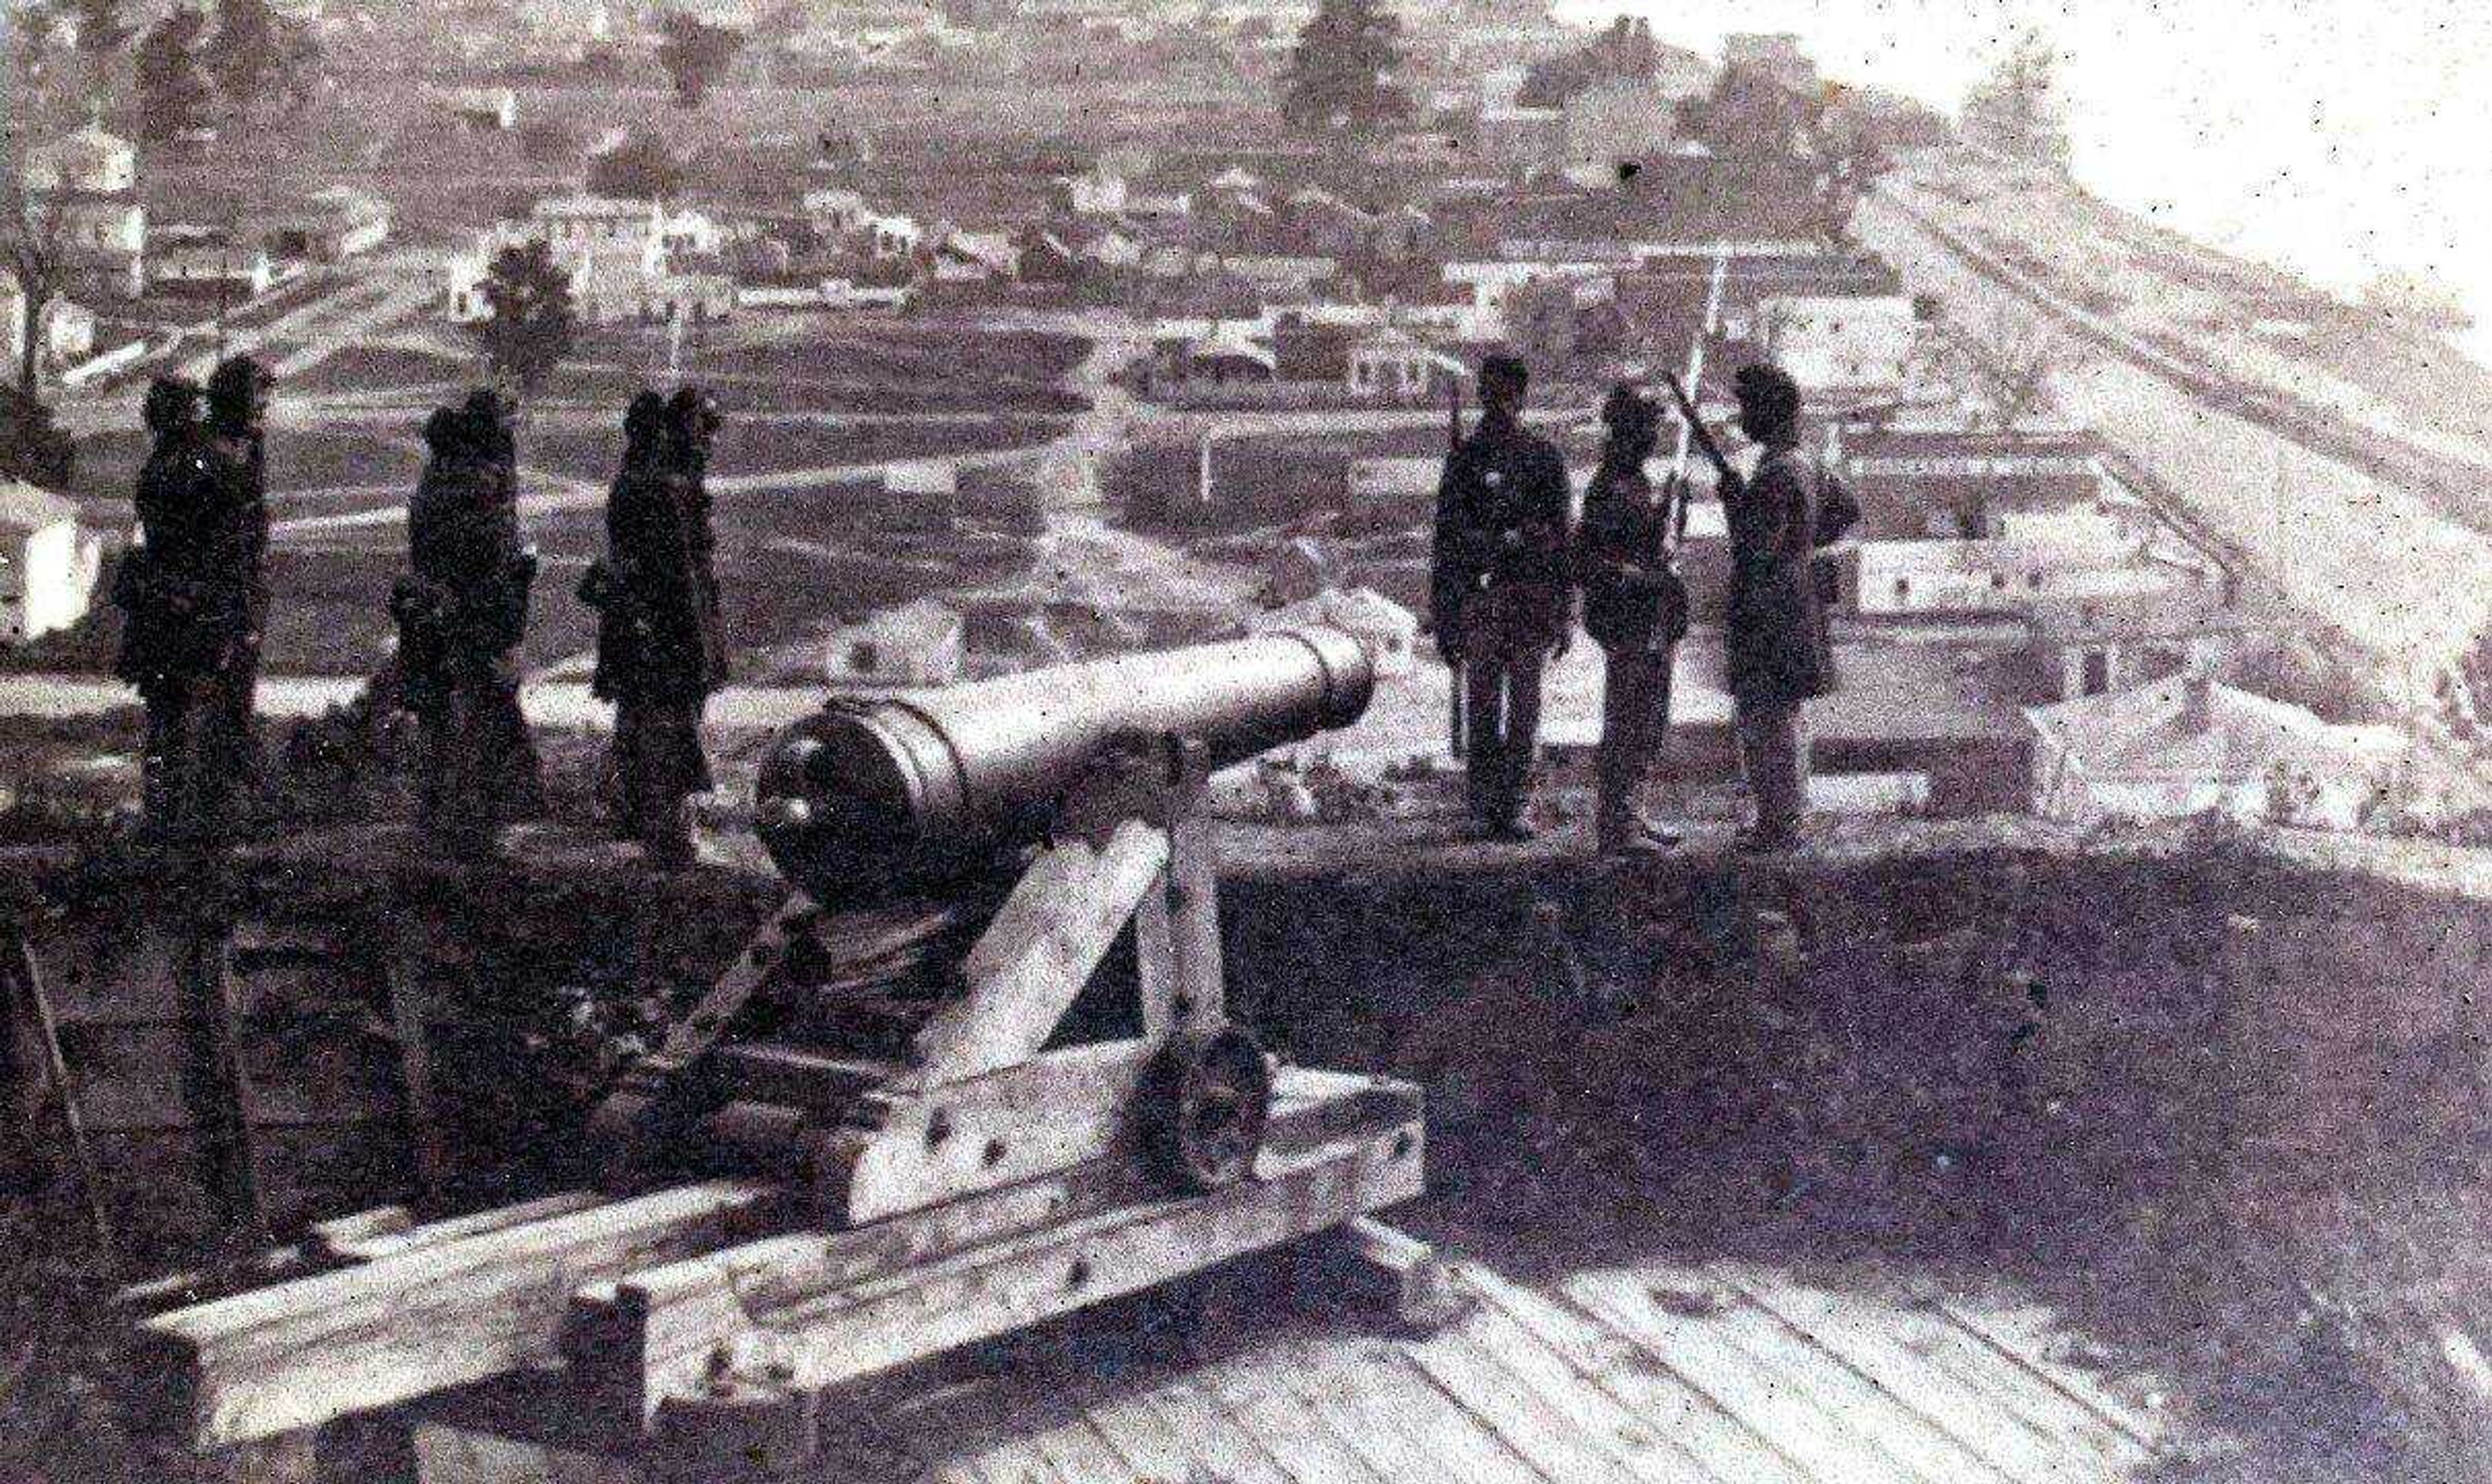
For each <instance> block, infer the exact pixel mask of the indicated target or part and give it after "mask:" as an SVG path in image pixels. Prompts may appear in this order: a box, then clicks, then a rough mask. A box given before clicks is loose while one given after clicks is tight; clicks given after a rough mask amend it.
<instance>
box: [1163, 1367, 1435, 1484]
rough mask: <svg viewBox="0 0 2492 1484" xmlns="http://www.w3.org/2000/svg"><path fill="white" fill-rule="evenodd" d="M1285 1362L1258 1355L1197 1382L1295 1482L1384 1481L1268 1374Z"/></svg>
mask: <svg viewBox="0 0 2492 1484" xmlns="http://www.w3.org/2000/svg"><path fill="white" fill-rule="evenodd" d="M1288 1363H1289V1362H1287V1361H1283V1362H1281V1365H1280V1366H1275V1365H1273V1364H1272V1363H1270V1361H1269V1360H1268V1358H1267V1357H1266V1355H1263V1354H1258V1355H1256V1356H1254V1357H1252V1358H1251V1359H1249V1360H1242V1361H1230V1362H1225V1363H1223V1364H1219V1365H1214V1366H1212V1367H1210V1368H1209V1369H1208V1370H1206V1371H1204V1372H1202V1373H1201V1375H1200V1376H1198V1377H1197V1378H1196V1380H1197V1381H1198V1382H1199V1383H1200V1384H1201V1387H1202V1388H1203V1391H1204V1393H1205V1394H1206V1395H1207V1396H1209V1397H1210V1398H1211V1400H1212V1402H1213V1404H1214V1405H1216V1406H1218V1407H1219V1408H1220V1409H1221V1410H1223V1411H1225V1412H1227V1413H1228V1414H1229V1416H1230V1417H1231V1418H1232V1419H1234V1420H1235V1422H1236V1424H1237V1426H1238V1427H1239V1429H1241V1430H1242V1431H1245V1432H1247V1433H1250V1434H1252V1435H1254V1436H1255V1437H1257V1438H1259V1439H1263V1440H1264V1442H1265V1445H1266V1446H1267V1447H1268V1448H1269V1449H1270V1450H1271V1453H1272V1456H1273V1458H1274V1459H1275V1460H1277V1461H1278V1462H1279V1464H1280V1465H1281V1467H1282V1469H1285V1470H1286V1471H1287V1472H1288V1474H1289V1476H1290V1478H1291V1479H1293V1480H1295V1481H1296V1484H1379V1481H1382V1484H1389V1481H1385V1480H1384V1476H1382V1475H1379V1474H1378V1473H1377V1472H1376V1470H1375V1469H1373V1468H1371V1467H1369V1465H1368V1464H1367V1462H1366V1461H1365V1460H1364V1459H1362V1458H1360V1457H1359V1456H1358V1454H1357V1452H1356V1450H1354V1449H1352V1448H1351V1447H1350V1445H1349V1444H1348V1443H1346V1442H1344V1441H1343V1440H1342V1439H1340V1437H1338V1436H1337V1435H1336V1434H1335V1433H1334V1432H1333V1431H1332V1429H1330V1428H1329V1427H1325V1426H1322V1425H1320V1423H1317V1422H1316V1420H1315V1419H1314V1418H1311V1417H1310V1416H1309V1415H1308V1413H1307V1410H1306V1407H1305V1405H1304V1404H1303V1403H1300V1402H1299V1401H1297V1400H1296V1399H1295V1398H1294V1397H1292V1396H1290V1394H1289V1393H1288V1391H1287V1389H1286V1388H1285V1387H1284V1386H1282V1385H1281V1384H1280V1382H1279V1381H1278V1380H1275V1378H1274V1377H1273V1376H1272V1375H1271V1374H1270V1373H1271V1372H1273V1371H1275V1370H1277V1369H1280V1368H1281V1367H1284V1366H1286V1365H1287V1364H1288Z"/></svg>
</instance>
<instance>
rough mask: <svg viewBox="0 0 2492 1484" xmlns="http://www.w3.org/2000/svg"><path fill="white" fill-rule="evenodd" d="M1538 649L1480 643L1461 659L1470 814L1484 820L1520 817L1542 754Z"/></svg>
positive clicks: (1540, 657) (1541, 659)
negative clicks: (1462, 661)
mask: <svg viewBox="0 0 2492 1484" xmlns="http://www.w3.org/2000/svg"><path fill="white" fill-rule="evenodd" d="M1547 658H1548V657H1547V655H1545V654H1544V653H1543V652H1542V651H1540V650H1539V649H1536V648H1529V647H1524V646H1520V645H1517V646H1511V647H1501V646H1498V645H1495V644H1490V645H1481V646H1478V647H1477V648H1475V649H1474V651H1473V652H1472V653H1471V654H1469V656H1468V657H1467V658H1466V659H1465V661H1464V665H1463V686H1464V691H1465V697H1464V703H1465V705H1466V707H1467V708H1468V709H1467V711H1466V713H1465V715H1464V718H1463V720H1464V735H1463V748H1464V753H1465V761H1466V762H1467V763H1468V764H1469V773H1468V775H1467V778H1466V781H1467V784H1468V786H1469V801H1470V812H1471V817H1473V818H1475V819H1477V820H1479V821H1480V822H1481V823H1483V824H1507V823H1512V822H1513V821H1514V820H1515V819H1517V818H1520V817H1521V816H1522V814H1523V805H1524V800H1525V798H1526V797H1527V796H1528V794H1529V793H1530V791H1531V770H1532V766H1533V764H1534V763H1536V762H1537V761H1538V759H1539V754H1540V672H1541V667H1542V666H1543V665H1544V664H1545V663H1546V661H1547Z"/></svg>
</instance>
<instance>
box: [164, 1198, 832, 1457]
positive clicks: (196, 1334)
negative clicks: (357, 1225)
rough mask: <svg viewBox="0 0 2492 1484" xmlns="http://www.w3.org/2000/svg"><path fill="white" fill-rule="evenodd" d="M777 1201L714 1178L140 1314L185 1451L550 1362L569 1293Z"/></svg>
mask: <svg viewBox="0 0 2492 1484" xmlns="http://www.w3.org/2000/svg"><path fill="white" fill-rule="evenodd" d="M786 1204H787V1202H786V1199H785V1198H784V1196H783V1195H781V1194H780V1193H779V1192H777V1191H775V1190H773V1189H772V1188H770V1187H768V1186H763V1185H756V1184H752V1183H748V1182H741V1181H714V1182H711V1183H708V1184H703V1185H690V1186H681V1187H677V1188H675V1189H672V1190H667V1191H661V1192H658V1193H657V1194H654V1195H650V1196H644V1197H639V1198H638V1199H635V1200H630V1201H621V1202H613V1203H611V1204H608V1205H601V1206H597V1207H593V1208H591V1209H588V1210H585V1211H579V1212H577V1213H574V1214H572V1215H568V1216H558V1217H555V1218H553V1219H551V1220H548V1221H539V1222H534V1223H530V1224H528V1225H525V1226H521V1227H517V1228H512V1229H509V1230H506V1231H501V1232H489V1233H487V1234H485V1235H482V1236H476V1237H470V1238H466V1239H463V1240H458V1241H451V1242H446V1243H443V1244H441V1245H439V1246H434V1247H424V1248H418V1249H416V1250H414V1251H411V1252H404V1253H401V1254H398V1255H396V1256H394V1257H391V1258H387V1259H382V1260H378V1261H369V1262H366V1263H364V1264H362V1265H360V1266H357V1267H351V1268H346V1269H343V1270H341V1271H339V1272H333V1273H325V1274H321V1275H319V1276H316V1277H312V1278H306V1279H303V1280H300V1281H298V1282H294V1283H287V1284H281V1285H278V1286H276V1287H274V1288H267V1289H260V1290H257V1291H252V1292H249V1293H242V1294H237V1295H235V1296H233V1297H231V1298H224V1299H219V1300H216V1301H215V1302H212V1303H207V1304H201V1305H198V1306H196V1307H193V1308H189V1309H181V1310H176V1311H174V1312H172V1313H169V1314H161V1315H158V1316H156V1317H154V1318H153V1319H150V1320H148V1321H146V1323H145V1324H144V1325H143V1326H142V1327H143V1329H144V1331H145V1332H146V1334H147V1336H148V1338H149V1339H150V1341H151V1342H152V1343H153V1345H154V1346H155V1348H156V1349H157V1350H158V1351H159V1355H158V1357H157V1359H156V1362H155V1363H156V1364H157V1365H158V1366H159V1367H160V1368H161V1370H162V1373H163V1375H164V1376H165V1377H166V1378H167V1379H168V1380H170V1381H171V1382H172V1383H173V1384H174V1385H176V1386H177V1387H178V1388H180V1391H181V1392H182V1393H183V1394H185V1395H186V1397H187V1410H189V1412H190V1414H191V1416H190V1425H191V1427H192V1430H193V1434H194V1436H195V1438H196V1440H197V1443H198V1445H199V1446H201V1447H204V1448H213V1447H222V1446H224V1445H227V1444H231V1443H236V1442H245V1441H250V1440H252V1439H260V1438H267V1437H273V1436H275V1435H276V1434H279V1433H283V1432H291V1431H294V1430H296V1429H298V1428H306V1427H313V1426H317V1425H318V1424H320V1423H322V1422H327V1421H330V1420H332V1419H334V1418H336V1417H340V1416H343V1415H345V1414H346V1413H348V1412H353V1411H362V1410H371V1409H372V1408H376V1407H384V1406H389V1405H392V1404H394V1403H398V1402H402V1401H407V1400H410V1399H412V1398H414V1397H418V1396H423V1395H425V1394H427V1393H429V1392H433V1391H438V1390H441V1389H443V1388H445V1387H449V1386H455V1385H459V1384H461V1383H463V1382H467V1381H472V1380H482V1379H484V1378H486V1377H490V1376H496V1375H500V1374H502V1373H504V1372H507V1371H510V1370H514V1369H517V1368H519V1367H521V1366H525V1365H529V1364H532V1363H534V1362H537V1361H540V1360H546V1359H550V1358H553V1357H554V1356H555V1355H556V1354H557V1353H558V1350H557V1345H556V1342H557V1339H558V1337H559V1334H560V1331H561V1326H562V1322H563V1321H564V1319H565V1317H566V1315H567V1313H568V1309H569V1303H570V1297H571V1292H572V1290H573V1289H574V1288H575V1287H577V1286H578V1283H580V1282H582V1281H594V1280H596V1279H597V1278H600V1277H611V1276H617V1275H619V1274H621V1273H624V1272H627V1271H630V1270H632V1269H635V1268H638V1267H640V1266H644V1265H647V1264H650V1263H653V1262H663V1261H672V1260H675V1259H679V1258H683V1257H687V1256H690V1255H692V1254H694V1253H697V1252H701V1251H706V1250H708V1249H711V1248H714V1247H720V1246H725V1245H727V1244H728V1243H730V1242H732V1241H734V1240H735V1239H736V1238H737V1237H739V1236H741V1235H745V1234H749V1233H751V1232H755V1231H756V1230H760V1229H765V1228H767V1227H770V1226H774V1225H778V1224H780V1223H782V1222H783V1221H784V1220H785V1218H786V1215H787V1210H786Z"/></svg>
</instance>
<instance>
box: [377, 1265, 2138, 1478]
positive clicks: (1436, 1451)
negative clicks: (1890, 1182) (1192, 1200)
mask: <svg viewBox="0 0 2492 1484" xmlns="http://www.w3.org/2000/svg"><path fill="white" fill-rule="evenodd" d="M1258 1261H1261V1263H1262V1269H1263V1270H1262V1272H1261V1276H1260V1277H1257V1276H1251V1275H1250V1276H1248V1277H1246V1278H1244V1279H1242V1280H1241V1279H1238V1278H1237V1277H1236V1273H1235V1270H1231V1273H1229V1274H1227V1275H1215V1276H1213V1277H1212V1278H1210V1279H1207V1280H1200V1281H1198V1282H1196V1283H1195V1284H1193V1285H1191V1286H1190V1288H1189V1289H1188V1290H1187V1291H1186V1292H1184V1293H1181V1294H1177V1295H1162V1296H1146V1297H1144V1298H1142V1299H1138V1300H1129V1301H1126V1302H1124V1303H1121V1304H1119V1305H1116V1306H1112V1307H1110V1308H1108V1309H1105V1310H1101V1311H1097V1312H1094V1313H1091V1314H1088V1315H1084V1316H1080V1317H1077V1318H1074V1319H1071V1320H1067V1321H1060V1322H1058V1323H1055V1324H1052V1325H1049V1326H1046V1327H1045V1328H1044V1329H1042V1330H1040V1331H1036V1332H1033V1333H1030V1334H1028V1335H1025V1336H1021V1337H1016V1338H1013V1339H1008V1340H1005V1341H1000V1342H996V1343H994V1344H992V1345H989V1346H986V1347H983V1348H980V1349H976V1350H969V1351H965V1352H963V1353H961V1354H958V1355H955V1356H953V1357H950V1358H947V1359H945V1360H943V1361H940V1362H937V1363H935V1364H934V1365H933V1366H931V1367H928V1368H925V1369H923V1370H921V1371H919V1372H916V1373H910V1374H907V1375H905V1376H903V1377H897V1378H893V1379H892V1380H889V1381H886V1382H879V1383H875V1385H874V1386H872V1387H870V1388H868V1389H867V1390H865V1391H862V1392H859V1393H856V1394H855V1395H853V1396H849V1397H846V1398H845V1399H841V1398H834V1399H833V1400H832V1401H830V1402H829V1403H827V1404H826V1413H825V1414H826V1417H828V1418H830V1419H831V1420H828V1421H826V1424H825V1426H826V1429H827V1430H828V1431H829V1432H830V1434H831V1436H832V1439H833V1445H832V1446H831V1447H830V1448H828V1449H827V1451H828V1453H829V1454H830V1455H831V1457H830V1460H829V1463H828V1465H827V1466H826V1467H824V1468H823V1469H821V1470H820V1471H818V1472H816V1473H815V1474H812V1475H809V1477H815V1478H820V1479H825V1480H842V1479H846V1480H853V1481H856V1484H865V1481H869V1480H889V1479H899V1478H924V1479H939V1480H961V1481H968V1484H1167V1481H1171V1480H1185V1479H1204V1480H1224V1481H1235V1484H1399V1481H1404V1480H1420V1479H1426V1480H1445V1481H1454V1484H1544V1481H1545V1484H1579V1481H1580V1484H1609V1481H1613V1480H1617V1481H1643V1484H1751V1481H1758V1484H1856V1481H1868V1480H1884V1481H1893V1484H2092V1481H2114V1480H2131V1479H2145V1478H2149V1477H2153V1476H2155V1469H2156V1468H2157V1466H2158V1459H2159V1451H2158V1450H2159V1449H2160V1448H2161V1446H2162V1444H2163V1442H2164V1420H2163V1419H2162V1418H2161V1417H2160V1416H2159V1415H2158V1414H2156V1413H2155V1412H2153V1411H2151V1410H2149V1409H2148V1408H2147V1407H2146V1406H2145V1405H2144V1403H2143V1402H2142V1400H2140V1399H2141V1398H2143V1397H2144V1396H2145V1395H2146V1393H2147V1382H2146V1381H2145V1380H2143V1379H2139V1378H2122V1377H2114V1376H2105V1375H2101V1374H2097V1373H2096V1372H2093V1371H2092V1370H2089V1369H2087V1368H2086V1367H2085V1366H2084V1365H2083V1364H2080V1363H2079V1362H2078V1361H2077V1360H2075V1359H2073V1358H2071V1357H2072V1355H2074V1354H2076V1353H2081V1352H2082V1350H2083V1347H2082V1345H2081V1344H2079V1343H2078V1341H2079V1337H2075V1336H2068V1335H2063V1334H2061V1333H2060V1332H2059V1331H2058V1330H2057V1329H2056V1327H2055V1326H2054V1324H2053V1321H2051V1319H2050V1317H2049V1316H2048V1315H2047V1314H2045V1313H2043V1312H2042V1311H2040V1310H2038V1309H2037V1308H2035V1307H2033V1306H2032V1305H2030V1304H2026V1303H2022V1302H2019V1301H2016V1300H2014V1299H2012V1298H2001V1299H1997V1300H1992V1301H1974V1300H1970V1299H1963V1298H1947V1299H1943V1300H1941V1299H1930V1298H1911V1297H1903V1296H1898V1295H1894V1294H1887V1293H1882V1292H1871V1291H1854V1290H1852V1289H1847V1288H1844V1287H1841V1286H1839V1285H1828V1284H1824V1283H1815V1282H1810V1281H1806V1280H1803V1279H1800V1278H1797V1277H1795V1276H1793V1275H1791V1274H1789V1273H1785V1272H1781V1271H1778V1270H1775V1269H1773V1268H1770V1267H1764V1266H1757V1265H1751V1264H1731V1263H1717V1264H1706V1265H1701V1266H1682V1265H1676V1264H1673V1263H1669V1262H1661V1261H1655V1262H1650V1263H1642V1264H1634V1265H1620V1266H1605V1267H1599V1268H1593V1269H1587V1270H1586V1271H1583V1272H1579V1273H1575V1274H1572V1275H1570V1276H1568V1277H1567V1278H1565V1279H1563V1280H1562V1281H1559V1282H1558V1283H1555V1284H1552V1285H1548V1286H1545V1287H1528V1286H1525V1285H1521V1284H1517V1283H1514V1282H1511V1281H1509V1280H1507V1279H1505V1278H1503V1277H1502V1276H1500V1275H1498V1273H1496V1272H1494V1271H1492V1270H1490V1269H1488V1268H1487V1267H1485V1266H1482V1265H1480V1264H1478V1263H1475V1262H1465V1263H1460V1264H1457V1268H1456V1271H1457V1277H1458V1281H1459V1283H1460V1284H1461V1286H1462V1287H1463V1288H1464V1289H1466V1290H1467V1291H1469V1292H1470V1293H1471V1294H1472V1295H1474V1297H1475V1298H1476V1300H1477V1302H1476V1303H1475V1304H1474V1305H1473V1306H1472V1307H1471V1309H1470V1311H1469V1313H1468V1314H1467V1315H1466V1316H1465V1317H1463V1318H1462V1319H1460V1320H1458V1321H1455V1322H1453V1323H1451V1324H1450V1325H1448V1326H1446V1327H1445V1328H1443V1329H1441V1330H1439V1331H1438V1332H1436V1333H1434V1334H1431V1335H1427V1336H1424V1337H1412V1336H1406V1335H1399V1334H1395V1333H1393V1332H1391V1331H1390V1330H1389V1328H1387V1327H1384V1326H1381V1325H1379V1324H1377V1323H1375V1322H1362V1321H1361V1320H1360V1319H1359V1318H1358V1316H1357V1315H1356V1313H1355V1312H1354V1311H1351V1310H1349V1309H1347V1308H1345V1307H1344V1306H1343V1305H1341V1304H1338V1303H1335V1302H1332V1301H1330V1300H1328V1299H1327V1298H1326V1297H1325V1290H1324V1289H1323V1288H1322V1287H1321V1280H1320V1279H1317V1278H1315V1277H1313V1276H1312V1275H1311V1272H1309V1273H1299V1272H1295V1271H1293V1270H1292V1269H1293V1268H1295V1267H1297V1266H1299V1265H1300V1264H1298V1263H1296V1262H1295V1260H1293V1259H1292V1258H1290V1257H1289V1256H1287V1255H1280V1256H1275V1257H1272V1258H1267V1259H1263V1260H1258ZM1302 1277H1303V1278H1304V1281H1303V1282H1302V1281H1299V1280H1300V1279H1301V1278H1302ZM416 1436H417V1444H418V1449H419V1453H420V1455H421V1457H422V1459H423V1462H424V1468H425V1471H424V1473H423V1476H422V1477H423V1484H513V1481H514V1480H516V1479H519V1478H559V1479H562V1480H564V1481H566V1484H645V1481H646V1480H647V1479H649V1478H652V1477H655V1476H656V1475H652V1474H644V1473H643V1472H641V1471H640V1470H638V1469H635V1468H633V1467H630V1466H626V1465H622V1464H618V1463H615V1462H612V1461H608V1460H600V1459H593V1458H591V1457H590V1456H588V1455H587V1454H586V1453H584V1452H583V1453H568V1452H565V1451H563V1449H562V1444H561V1442H560V1440H559V1438H558V1437H555V1438H540V1439H537V1440H536V1442H535V1443H534V1444H533V1445H528V1444H519V1445H515V1444H513V1443H512V1442H511V1441H510V1440H508V1439H496V1438H493V1437H490V1436H489V1435H487V1434H479V1433H471V1432H467V1431H464V1430H462V1429H461V1428H460V1427H459V1426H457V1425H453V1424H447V1423H445V1422H443V1421H442V1420H440V1418H439V1417H437V1416H436V1417H433V1418H430V1419H426V1420H420V1421H419V1422H418V1423H417V1427H416ZM549 1444H550V1449H551V1450H550V1451H548V1445H549ZM515 1469H516V1470H519V1471H516V1472H515V1471H514V1470H515Z"/></svg>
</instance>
